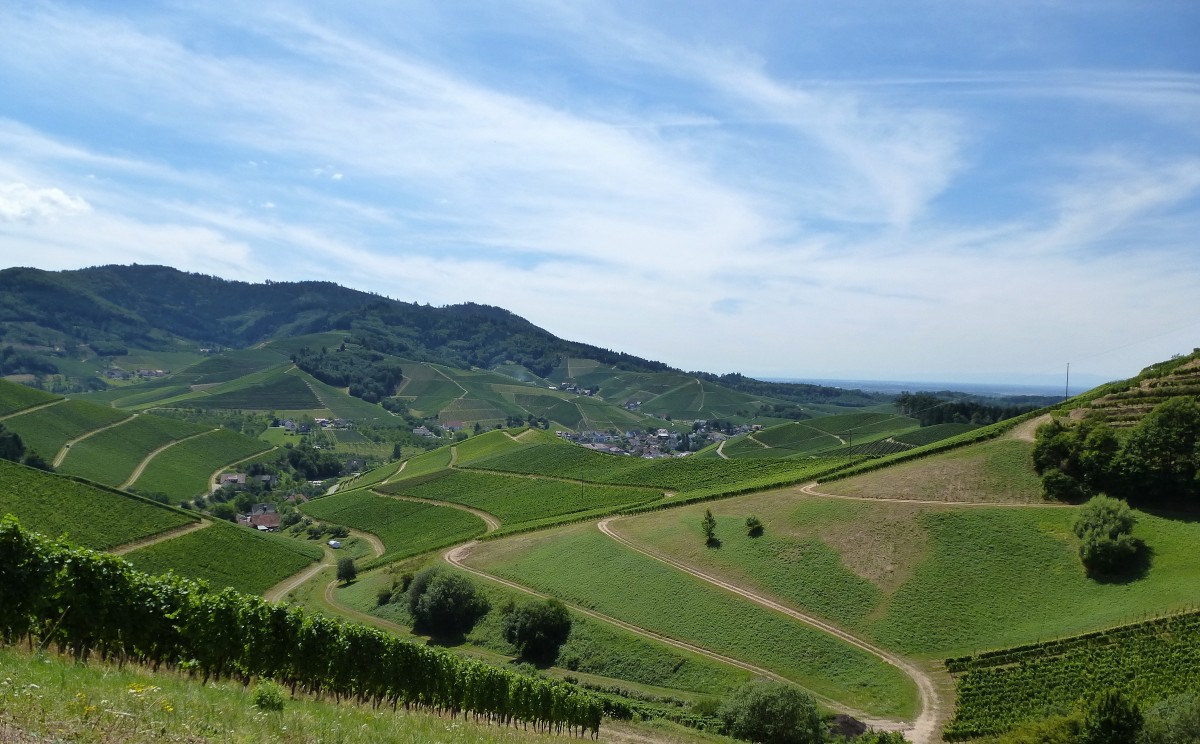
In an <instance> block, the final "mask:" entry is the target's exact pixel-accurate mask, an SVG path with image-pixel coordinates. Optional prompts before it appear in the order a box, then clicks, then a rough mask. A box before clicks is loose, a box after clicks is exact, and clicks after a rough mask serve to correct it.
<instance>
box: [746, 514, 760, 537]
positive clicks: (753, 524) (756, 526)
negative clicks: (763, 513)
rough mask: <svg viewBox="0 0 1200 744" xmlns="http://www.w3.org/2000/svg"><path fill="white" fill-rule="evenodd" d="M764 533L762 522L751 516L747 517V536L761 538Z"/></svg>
mask: <svg viewBox="0 0 1200 744" xmlns="http://www.w3.org/2000/svg"><path fill="white" fill-rule="evenodd" d="M762 533H763V523H762V520H761V519H759V518H758V517H756V516H755V515H753V514H751V515H750V516H748V517H746V534H747V535H749V536H750V537H759V536H760V535H762Z"/></svg>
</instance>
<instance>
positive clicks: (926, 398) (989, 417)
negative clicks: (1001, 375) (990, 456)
mask: <svg viewBox="0 0 1200 744" xmlns="http://www.w3.org/2000/svg"><path fill="white" fill-rule="evenodd" d="M953 396H954V393H949V392H944V393H910V392H908V391H907V390H906V391H904V392H902V393H900V395H898V396H896V408H898V409H899V410H900V412H901V413H903V414H904V415H905V416H911V417H912V418H915V419H916V420H917V421H920V422H921V426H933V425H934V424H978V425H979V426H985V425H987V424H994V423H996V422H998V421H1004V420H1005V419H1010V418H1013V417H1015V416H1020V415H1021V414H1022V413H1028V412H1029V411H1033V410H1036V409H1038V408H1041V407H1042V405H1043V404H1042V403H1041V402H1040V401H1039V402H1022V403H1007V404H1005V403H989V402H984V401H981V400H976V399H972V398H955V397H953Z"/></svg>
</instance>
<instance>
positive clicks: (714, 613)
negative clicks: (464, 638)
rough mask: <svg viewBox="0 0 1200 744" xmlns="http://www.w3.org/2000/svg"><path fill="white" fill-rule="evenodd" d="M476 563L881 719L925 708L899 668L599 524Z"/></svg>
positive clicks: (497, 549)
mask: <svg viewBox="0 0 1200 744" xmlns="http://www.w3.org/2000/svg"><path fill="white" fill-rule="evenodd" d="M469 563H470V564H471V565H473V566H477V567H479V568H481V569H483V570H486V571H488V572H490V573H495V574H498V575H500V576H503V577H505V578H508V579H511V580H513V581H516V582H518V583H521V584H524V585H527V586H531V587H533V588H535V589H538V590H539V591H542V592H546V593H549V594H553V595H554V596H558V597H562V598H563V599H565V600H568V601H570V602H573V603H576V604H579V605H582V606H585V607H588V608H591V609H595V610H597V611H599V612H603V613H605V614H608V615H612V616H614V617H617V618H618V619H621V620H624V621H626V622H629V623H633V624H634V625H638V626H640V627H644V628H647V629H650V630H654V631H656V632H659V633H662V634H664V635H668V636H671V637H675V638H679V639H681V640H685V641H688V642H690V643H694V644H697V645H700V646H703V647H705V648H709V649H712V650H714V651H717V652H719V653H722V654H727V655H730V656H733V657H735V658H738V659H743V660H746V661H749V662H752V663H754V664H758V665H760V666H764V667H766V668H768V669H771V670H773V671H775V672H777V673H779V674H782V675H784V676H786V677H788V678H789V679H792V680H793V681H795V682H796V683H798V684H800V685H802V686H804V687H806V688H808V689H810V690H813V691H814V692H817V693H820V694H822V695H826V696H828V697H830V698H833V699H835V700H838V701H841V702H843V703H845V704H847V705H851V706H853V707H856V708H859V709H860V710H864V711H867V712H869V713H871V714H874V715H882V716H911V715H913V714H914V711H915V708H916V689H915V687H914V686H913V684H912V682H911V681H910V680H909V679H908V678H907V677H906V676H904V675H903V674H902V673H901V672H899V671H898V670H897V669H895V668H893V667H890V666H888V665H887V664H885V663H884V662H882V661H880V660H878V659H876V658H875V657H873V656H870V655H869V654H867V653H866V652H864V651H860V650H859V649H856V648H853V647H851V646H849V645H846V644H844V643H842V642H840V641H837V640H836V639H834V638H832V637H831V636H829V635H826V634H824V633H822V632H819V631H816V630H813V629H811V628H809V627H807V626H804V625H801V624H800V623H797V622H795V621H794V620H791V619H788V618H785V617H783V616H781V615H779V614H777V613H774V612H771V611H769V610H767V609H765V608H760V607H758V606H756V605H753V604H750V603H748V602H746V601H744V600H742V599H739V598H737V597H735V596H733V595H731V594H729V593H728V592H725V591H723V590H720V589H717V588H715V587H713V586H711V585H709V584H707V583H705V582H703V581H701V580H700V579H697V578H694V577H691V576H688V575H686V574H683V573H681V572H679V571H676V570H674V569H672V568H670V567H668V566H666V565H664V564H662V563H660V562H658V561H655V560H653V559H651V558H648V557H645V556H642V555H640V554H638V553H635V552H634V551H631V550H629V549H627V548H624V547H623V546H621V545H620V544H619V543H617V542H616V541H614V540H612V539H611V538H609V537H607V536H605V535H603V534H602V533H600V532H599V531H598V530H597V529H596V528H595V526H594V525H591V524H588V525H575V526H572V527H568V528H563V529H559V530H553V531H549V532H545V533H539V534H538V535H537V536H529V537H525V538H524V539H512V540H503V541H492V542H488V543H483V544H482V545H481V546H480V547H478V548H476V551H475V552H474V554H473V555H472V556H471V558H470V559H469ZM615 577H620V578H619V580H617V579H616V578H615Z"/></svg>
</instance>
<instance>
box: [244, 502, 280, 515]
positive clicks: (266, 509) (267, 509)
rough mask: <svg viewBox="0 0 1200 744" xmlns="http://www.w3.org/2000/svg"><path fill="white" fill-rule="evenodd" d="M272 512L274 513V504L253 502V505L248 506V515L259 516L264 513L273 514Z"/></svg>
mask: <svg viewBox="0 0 1200 744" xmlns="http://www.w3.org/2000/svg"><path fill="white" fill-rule="evenodd" d="M274 513H275V505H274V504H255V505H254V506H252V507H250V516H252V517H259V516H262V515H264V514H274Z"/></svg>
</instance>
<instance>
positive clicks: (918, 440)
mask: <svg viewBox="0 0 1200 744" xmlns="http://www.w3.org/2000/svg"><path fill="white" fill-rule="evenodd" d="M978 428H979V426H978V425H977V424H934V425H933V426H923V427H921V428H920V429H917V430H916V431H909V432H905V433H904V434H897V435H896V436H895V437H893V439H895V440H896V441H897V442H902V443H903V444H911V445H915V446H918V447H919V446H921V445H923V444H933V443H934V442H940V441H941V440H943V439H949V438H950V437H955V436H958V435H959V434H965V433H967V432H968V431H974V430H975V429H978Z"/></svg>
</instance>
